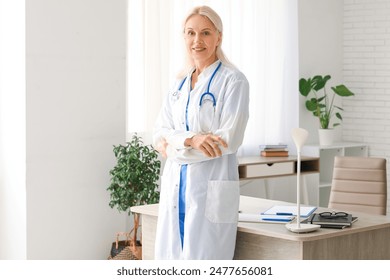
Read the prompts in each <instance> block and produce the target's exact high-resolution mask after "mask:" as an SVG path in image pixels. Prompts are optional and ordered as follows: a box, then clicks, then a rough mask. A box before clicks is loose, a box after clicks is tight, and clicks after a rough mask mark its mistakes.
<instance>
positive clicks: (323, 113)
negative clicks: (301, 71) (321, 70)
mask: <svg viewBox="0 0 390 280" xmlns="http://www.w3.org/2000/svg"><path fill="white" fill-rule="evenodd" d="M330 79H331V76H330V75H326V76H320V75H317V76H314V77H311V78H308V79H305V78H301V79H300V80H299V92H300V93H301V95H303V96H305V97H306V98H307V100H306V103H305V105H306V109H307V110H309V111H310V112H312V113H313V115H314V116H315V117H317V118H318V119H319V121H320V127H321V128H323V129H328V128H332V127H335V126H338V125H340V123H341V121H342V120H343V118H342V116H341V111H343V108H341V107H339V106H336V105H335V104H334V101H335V96H336V95H338V96H341V97H348V96H353V95H354V93H353V92H351V91H350V90H349V89H348V88H347V87H346V86H345V85H342V84H341V85H337V86H334V87H331V89H332V94H328V92H327V91H326V83H327V82H328V81H329V80H330ZM333 116H335V117H336V118H337V121H338V122H335V123H332V124H331V120H332V118H333Z"/></svg>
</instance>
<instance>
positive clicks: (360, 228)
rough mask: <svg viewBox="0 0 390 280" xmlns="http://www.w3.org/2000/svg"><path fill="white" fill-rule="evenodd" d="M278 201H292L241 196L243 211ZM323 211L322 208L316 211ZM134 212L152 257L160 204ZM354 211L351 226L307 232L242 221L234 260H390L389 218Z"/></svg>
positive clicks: (145, 252)
mask: <svg viewBox="0 0 390 280" xmlns="http://www.w3.org/2000/svg"><path fill="white" fill-rule="evenodd" d="M276 204H278V205H289V204H291V203H287V202H282V201H275V200H267V199H260V198H253V197H247V196H241V200H240V210H241V211H242V212H243V213H260V212H262V211H264V210H266V209H268V208H269V207H271V206H273V205H276ZM324 210H325V208H319V209H318V210H317V212H320V211H324ZM131 211H133V212H135V213H140V214H142V241H143V248H142V255H143V258H144V259H145V260H146V259H153V256H154V241H155V234H156V225H157V215H158V204H153V205H145V206H136V207H132V208H131ZM352 214H354V215H356V216H358V217H359V220H358V221H357V222H355V223H354V224H353V225H352V227H350V228H345V229H342V230H339V229H323V228H321V229H319V230H318V231H316V232H312V233H304V234H297V233H292V232H289V231H288V230H287V229H286V227H285V225H284V224H270V223H242V222H240V223H239V224H238V229H237V230H238V232H237V241H236V250H235V255H234V259H241V260H249V259H267V260H293V259H301V260H305V259H313V260H316V259H320V260H326V259H333V260H334V259H351V260H368V259H386V260H390V242H389V240H390V219H389V218H388V217H386V216H374V215H368V214H362V213H352ZM199 241H200V242H201V240H199Z"/></svg>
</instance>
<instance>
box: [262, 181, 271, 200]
mask: <svg viewBox="0 0 390 280" xmlns="http://www.w3.org/2000/svg"><path fill="white" fill-rule="evenodd" d="M263 180H264V194H265V198H266V199H270V198H269V185H268V179H263Z"/></svg>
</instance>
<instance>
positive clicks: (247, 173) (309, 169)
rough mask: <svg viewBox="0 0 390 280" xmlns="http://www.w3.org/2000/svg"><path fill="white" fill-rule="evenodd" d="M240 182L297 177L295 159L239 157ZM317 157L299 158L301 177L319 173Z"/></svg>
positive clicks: (291, 157) (290, 157) (293, 157)
mask: <svg viewBox="0 0 390 280" xmlns="http://www.w3.org/2000/svg"><path fill="white" fill-rule="evenodd" d="M238 163H239V164H238V173H239V177H240V180H248V179H264V178H272V177H282V176H292V175H297V157H295V156H289V157H260V156H252V157H239V158H238ZM319 170H320V161H319V158H318V157H304V156H302V157H301V175H306V174H312V173H319Z"/></svg>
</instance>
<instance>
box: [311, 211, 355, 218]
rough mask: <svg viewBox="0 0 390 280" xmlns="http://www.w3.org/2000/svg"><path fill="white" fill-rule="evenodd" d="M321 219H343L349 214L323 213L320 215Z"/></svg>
mask: <svg viewBox="0 0 390 280" xmlns="http://www.w3.org/2000/svg"><path fill="white" fill-rule="evenodd" d="M318 215H320V217H321V218H325V219H336V218H342V217H347V216H348V213H345V212H322V213H319V214H318Z"/></svg>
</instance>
